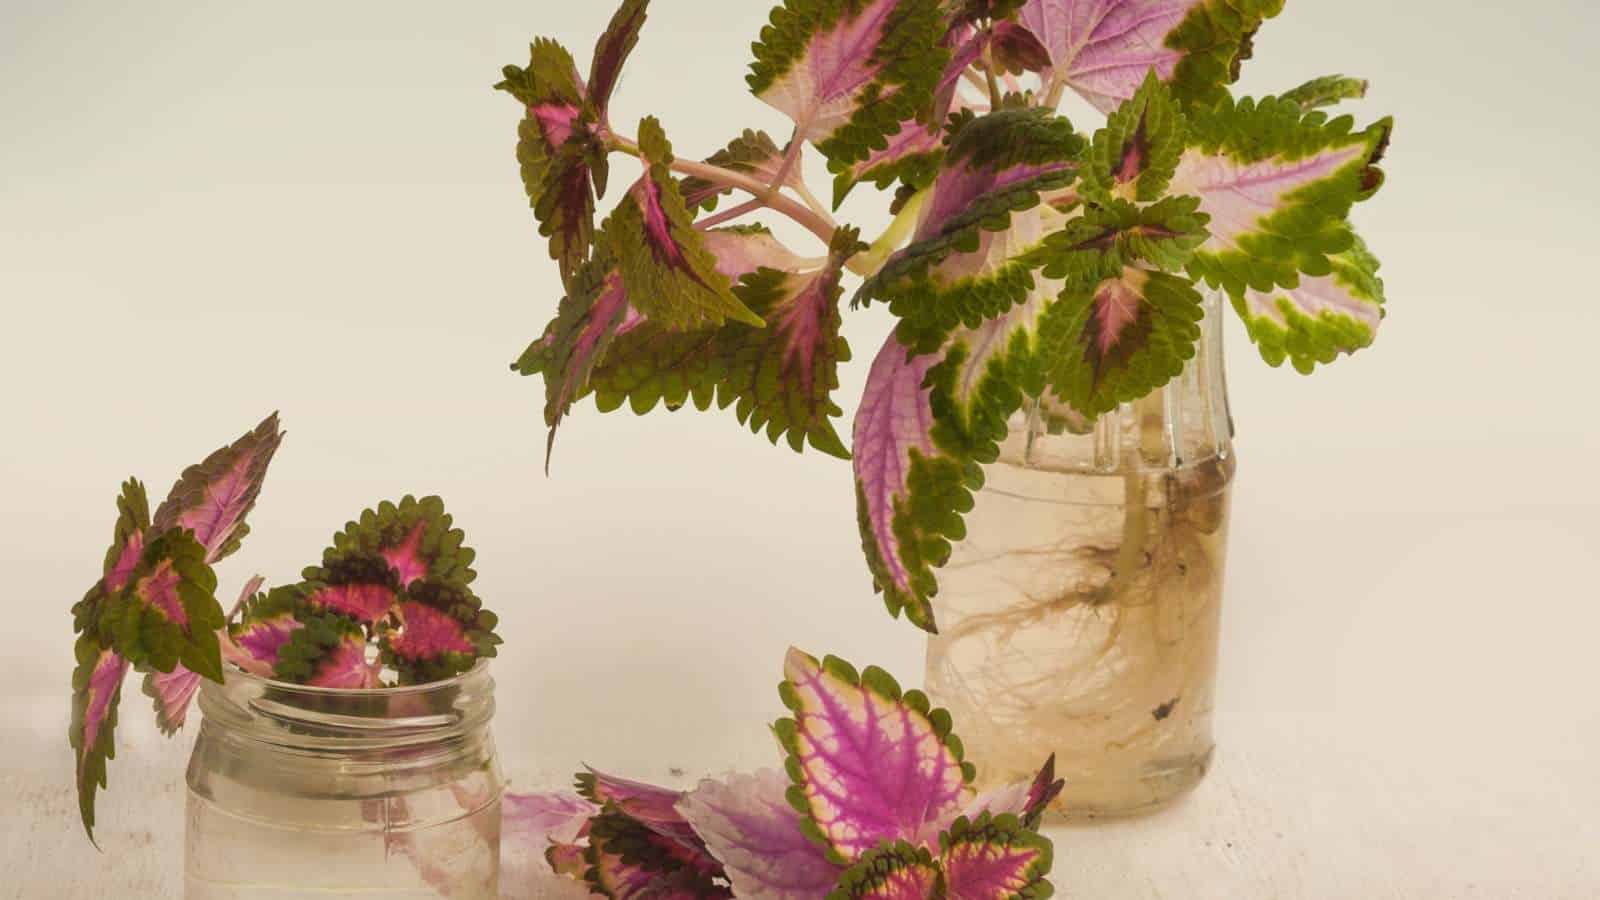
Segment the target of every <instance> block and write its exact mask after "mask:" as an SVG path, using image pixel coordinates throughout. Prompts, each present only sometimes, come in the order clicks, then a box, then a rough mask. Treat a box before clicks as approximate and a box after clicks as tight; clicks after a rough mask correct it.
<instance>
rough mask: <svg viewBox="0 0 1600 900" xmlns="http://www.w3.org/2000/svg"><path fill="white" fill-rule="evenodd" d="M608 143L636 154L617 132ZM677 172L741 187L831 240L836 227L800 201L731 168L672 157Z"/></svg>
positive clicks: (827, 241) (634, 146)
mask: <svg viewBox="0 0 1600 900" xmlns="http://www.w3.org/2000/svg"><path fill="white" fill-rule="evenodd" d="M608 143H609V145H610V147H611V148H612V149H613V150H617V151H620V152H622V153H626V154H628V155H629V156H638V155H639V145H638V144H637V143H635V142H634V141H631V140H629V139H627V138H625V137H623V136H621V135H618V134H613V135H611V136H610V140H609V142H608ZM668 168H670V169H671V170H672V171H674V172H677V173H679V174H680V175H692V176H694V177H696V178H703V179H705V180H706V181H709V182H711V183H712V184H715V185H718V186H720V187H730V188H736V189H738V190H741V191H744V192H745V193H747V194H749V195H750V196H752V197H754V198H755V199H756V200H758V201H760V203H761V205H762V206H764V207H766V208H767V209H770V210H772V211H773V212H777V213H781V214H783V215H786V216H788V217H789V218H791V219H793V220H794V221H795V223H796V224H798V225H799V226H800V227H802V228H804V229H806V230H807V231H809V232H811V233H812V234H814V235H816V236H817V237H818V238H819V239H820V240H821V241H822V242H823V243H824V244H832V243H833V233H834V231H835V230H836V229H835V228H834V226H833V225H830V224H829V223H828V222H827V220H825V219H823V218H822V217H821V216H819V215H817V213H816V212H815V211H814V210H812V209H811V208H809V207H807V206H806V205H805V204H803V203H801V202H800V201H798V200H796V199H794V198H793V197H790V196H788V195H786V194H784V193H783V192H781V191H779V190H777V189H775V188H773V187H772V186H770V185H766V184H763V183H761V181H759V180H757V179H755V178H752V177H751V176H749V175H746V174H745V173H743V172H735V171H733V170H732V169H724V168H723V167H721V166H715V165H712V164H710V163H703V162H694V161H693V160H687V159H674V160H673V161H672V162H671V164H670V165H669V166H668Z"/></svg>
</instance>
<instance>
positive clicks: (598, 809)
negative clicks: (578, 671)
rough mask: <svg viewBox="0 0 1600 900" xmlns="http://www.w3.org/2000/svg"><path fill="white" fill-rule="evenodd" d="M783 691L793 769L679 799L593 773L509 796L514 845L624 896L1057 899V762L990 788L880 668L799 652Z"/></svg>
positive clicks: (921, 701) (925, 709)
mask: <svg viewBox="0 0 1600 900" xmlns="http://www.w3.org/2000/svg"><path fill="white" fill-rule="evenodd" d="M779 694H780V696H781V697H782V699H783V702H784V704H785V705H786V706H787V707H788V709H789V711H790V714H789V716H788V717H786V718H783V719H780V720H778V722H777V723H776V724H774V725H773V732H774V734H775V735H776V736H777V739H778V743H779V746H780V748H781V749H782V751H783V753H784V757H785V758H784V770H783V771H782V772H779V771H776V770H770V769H769V770H763V771H760V772H756V773H754V774H737V775H733V776H730V777H728V778H725V779H720V780H706V781H703V782H701V784H700V785H699V786H698V787H696V788H695V789H693V790H691V791H676V790H672V789H669V788H664V787H657V786H654V785H649V784H644V783H641V782H637V781H631V780H628V779H624V778H618V777H615V776H612V775H607V774H604V773H601V772H596V771H593V770H590V771H587V772H584V773H582V774H580V775H578V778H577V788H578V793H577V794H569V793H548V794H523V795H508V797H507V798H506V804H505V813H504V814H505V819H506V822H505V831H506V834H507V835H508V839H509V840H510V841H513V842H515V845H514V846H513V847H511V848H509V849H512V850H513V851H514V852H524V853H526V852H534V853H542V854H543V855H544V857H545V859H546V861H547V862H548V864H549V865H550V867H551V868H552V869H553V870H554V871H555V872H556V873H558V874H561V875H566V876H570V877H571V878H574V879H577V880H579V881H582V882H583V883H585V884H586V885H587V886H588V888H589V890H590V892H591V893H594V894H599V895H603V896H606V897H611V898H616V900H628V898H647V897H648V898H685V900H688V898H715V897H737V898H740V900H819V898H824V897H827V898H839V900H863V898H915V900H922V898H930V897H949V898H951V900H955V898H963V900H1021V898H1043V897H1048V896H1050V895H1051V893H1052V888H1051V885H1050V882H1049V881H1048V880H1047V876H1048V874H1049V872H1050V867H1051V863H1052V860H1053V857H1052V848H1051V844H1050V841H1049V840H1048V839H1047V838H1045V837H1044V836H1043V835H1041V834H1039V832H1038V827H1039V823H1040V820H1041V818H1042V815H1043V813H1044V809H1045V807H1046V806H1047V805H1048V804H1049V803H1050V801H1051V800H1052V799H1054V797H1055V796H1056V795H1057V794H1058V793H1059V792H1060V790H1061V787H1062V783H1061V782H1060V781H1057V780H1056V779H1055V776H1054V761H1053V760H1051V761H1048V762H1046V763H1045V765H1044V767H1043V768H1042V769H1041V770H1040V772H1039V774H1038V776H1037V777H1035V778H1033V779H1031V780H1028V781H1025V782H1021V783H1018V784H1015V785H1011V786H1007V787H1004V788H1000V789H997V790H993V791H989V792H986V793H981V794H980V793H978V792H976V791H975V790H974V789H973V788H972V787H971V785H970V782H971V781H972V776H973V766H972V764H971V763H969V762H967V761H966V760H965V759H964V758H963V751H962V745H961V741H960V739H959V738H957V737H956V736H955V734H954V733H953V732H952V730H951V729H952V723H951V721H950V715H949V713H947V712H946V711H944V710H942V709H930V708H929V704H928V698H927V697H926V696H925V695H923V694H922V692H921V691H915V690H911V691H902V690H901V689H900V686H899V684H897V683H896V682H895V680H894V678H893V677H891V676H890V675H889V674H888V673H887V672H884V671H883V670H882V669H878V668H876V667H868V668H866V669H864V670H861V671H859V672H858V671H857V670H856V669H855V668H854V667H852V666H851V665H850V664H848V663H846V662H844V661H843V660H840V659H837V658H834V657H828V658H826V659H822V660H818V659H816V658H815V657H812V656H809V655H807V654H805V653H803V652H801V651H799V650H790V651H789V654H788V658H787V659H786V660H785V663H784V680H783V682H782V684H781V685H780V686H779ZM508 887H510V886H508Z"/></svg>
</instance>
